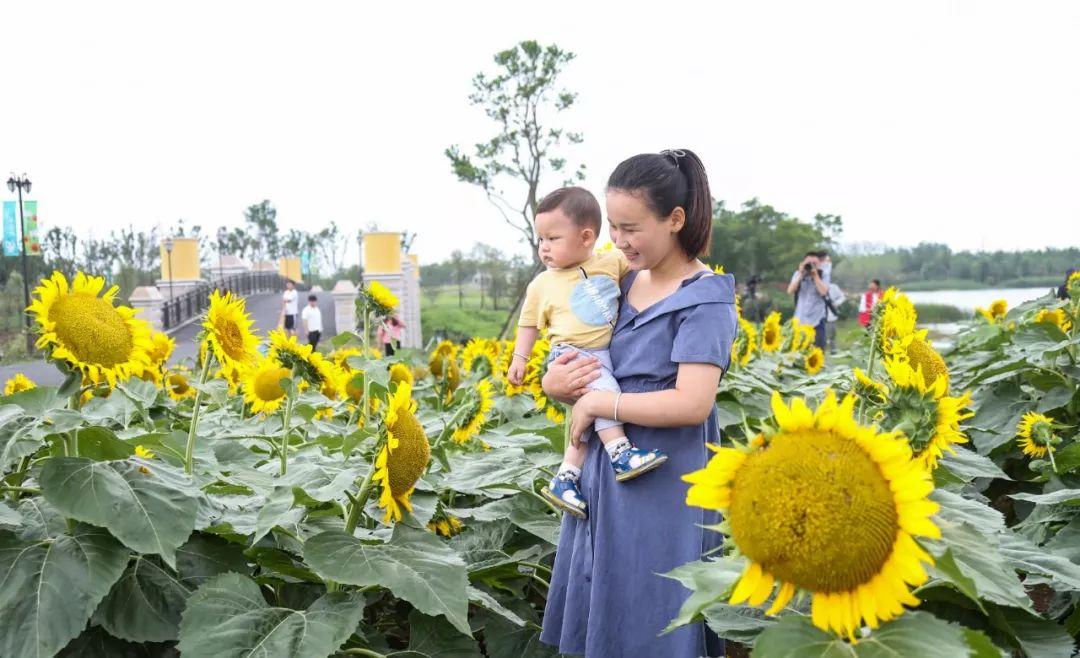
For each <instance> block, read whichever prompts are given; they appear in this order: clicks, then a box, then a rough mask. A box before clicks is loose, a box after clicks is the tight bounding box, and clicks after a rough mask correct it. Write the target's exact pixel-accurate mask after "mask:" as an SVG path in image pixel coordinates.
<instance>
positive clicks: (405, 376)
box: [390, 363, 416, 386]
mask: <svg viewBox="0 0 1080 658" xmlns="http://www.w3.org/2000/svg"><path fill="white" fill-rule="evenodd" d="M415 381H416V380H415V379H413V371H412V368H410V367H409V365H408V364H407V363H395V364H394V365H392V366H390V382H391V383H394V384H400V383H402V382H405V383H406V384H408V385H409V386H412V385H413V383H414V382H415Z"/></svg>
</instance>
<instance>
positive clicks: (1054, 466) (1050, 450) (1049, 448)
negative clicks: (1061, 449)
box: [1046, 446, 1058, 473]
mask: <svg viewBox="0 0 1080 658" xmlns="http://www.w3.org/2000/svg"><path fill="white" fill-rule="evenodd" d="M1046 448H1047V450H1046V452H1047V454H1049V455H1050V468H1052V469H1054V473H1057V472H1058V470H1057V462H1055V461H1054V446H1046Z"/></svg>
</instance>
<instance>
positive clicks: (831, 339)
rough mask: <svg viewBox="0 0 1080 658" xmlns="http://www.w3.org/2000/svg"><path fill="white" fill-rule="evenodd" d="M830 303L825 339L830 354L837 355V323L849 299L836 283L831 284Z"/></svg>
mask: <svg viewBox="0 0 1080 658" xmlns="http://www.w3.org/2000/svg"><path fill="white" fill-rule="evenodd" d="M828 297H829V300H828V301H829V303H828V304H826V306H825V339H826V341H827V342H828V344H829V354H836V322H837V321H838V320H839V319H840V306H841V304H843V303H844V300H845V299H847V296H846V295H845V294H844V291H843V290H841V289H840V286H838V285H836V284H835V283H830V284H829V295H828Z"/></svg>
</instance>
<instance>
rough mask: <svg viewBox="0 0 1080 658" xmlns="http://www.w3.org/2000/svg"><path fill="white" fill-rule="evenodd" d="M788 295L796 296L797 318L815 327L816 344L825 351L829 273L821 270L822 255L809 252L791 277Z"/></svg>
mask: <svg viewBox="0 0 1080 658" xmlns="http://www.w3.org/2000/svg"><path fill="white" fill-rule="evenodd" d="M787 291H788V294H789V295H794V296H795V317H796V318H797V319H798V320H799V322H801V323H802V324H808V325H810V326H811V327H814V334H815V335H814V344H815V345H817V346H818V347H820V348H821V349H822V350H824V349H825V312H826V306H825V296H826V295H828V294H829V273H828V272H827V271H822V269H821V254H820V252H817V251H808V252H806V256H804V257H803V260H802V263H801V264H800V265H799V269H797V270H795V274H793V275H792V276H791V283H790V284H789V285H788V289H787Z"/></svg>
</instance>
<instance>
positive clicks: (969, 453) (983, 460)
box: [940, 448, 1012, 482]
mask: <svg viewBox="0 0 1080 658" xmlns="http://www.w3.org/2000/svg"><path fill="white" fill-rule="evenodd" d="M940 463H941V464H942V465H943V466H945V467H946V468H948V469H949V470H950V471H952V472H953V473H954V474H956V475H958V476H960V477H961V478H963V479H964V480H965V481H968V482H970V481H971V480H974V479H975V478H997V479H1000V480H1011V479H1012V478H1010V477H1009V476H1008V475H1006V474H1005V471H1002V470H1001V469H1000V468H998V465H997V464H995V463H994V462H992V461H990V458H989V457H984V456H982V455H980V454H979V453H977V452H975V451H974V450H968V449H967V448H957V449H956V453H955V454H953V453H948V452H947V453H945V456H944V457H942V458H941V462H940Z"/></svg>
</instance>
